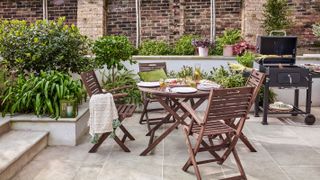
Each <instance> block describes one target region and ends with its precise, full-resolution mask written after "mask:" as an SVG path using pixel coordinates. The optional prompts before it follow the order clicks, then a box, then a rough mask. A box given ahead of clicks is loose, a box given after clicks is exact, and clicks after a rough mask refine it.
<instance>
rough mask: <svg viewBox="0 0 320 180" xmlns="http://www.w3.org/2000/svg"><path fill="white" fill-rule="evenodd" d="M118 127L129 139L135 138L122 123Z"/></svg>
mask: <svg viewBox="0 0 320 180" xmlns="http://www.w3.org/2000/svg"><path fill="white" fill-rule="evenodd" d="M120 129H121V130H122V132H123V133H124V135H125V136H127V137H128V138H129V139H130V140H131V141H134V140H135V139H134V137H133V136H132V135H131V134H130V133H129V131H128V130H127V129H126V128H125V127H124V126H123V125H120Z"/></svg>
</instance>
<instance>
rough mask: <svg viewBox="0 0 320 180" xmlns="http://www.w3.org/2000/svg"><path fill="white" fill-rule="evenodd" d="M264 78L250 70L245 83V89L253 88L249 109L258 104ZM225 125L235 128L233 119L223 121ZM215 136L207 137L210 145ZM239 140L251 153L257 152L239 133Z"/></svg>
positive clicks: (260, 73) (263, 75)
mask: <svg viewBox="0 0 320 180" xmlns="http://www.w3.org/2000/svg"><path fill="white" fill-rule="evenodd" d="M264 78H265V74H264V73H262V72H258V71H256V70H252V72H251V74H250V76H249V78H248V80H247V82H246V85H245V86H247V87H254V92H253V97H252V99H251V102H250V108H251V106H252V105H253V104H254V103H259V98H257V97H258V94H259V91H260V88H261V86H262V84H263V82H264ZM224 121H225V123H227V124H228V125H229V126H231V127H233V128H236V121H235V119H225V120H224ZM216 137H217V136H213V137H209V140H210V143H213V141H212V140H213V139H214V138H216ZM220 139H222V140H223V138H222V137H220ZM240 140H241V141H242V142H243V143H244V144H245V145H246V146H247V147H248V148H249V150H250V151H251V152H257V150H256V149H255V148H254V147H253V145H252V144H251V143H250V141H249V140H248V138H247V137H246V136H245V135H244V134H243V133H241V135H240Z"/></svg>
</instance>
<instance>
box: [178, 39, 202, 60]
mask: <svg viewBox="0 0 320 180" xmlns="http://www.w3.org/2000/svg"><path fill="white" fill-rule="evenodd" d="M199 38H200V37H199V36H197V35H184V36H181V37H180V39H178V41H177V42H176V44H175V46H174V54H175V55H194V54H195V47H194V46H193V45H192V44H191V43H192V40H194V39H199Z"/></svg>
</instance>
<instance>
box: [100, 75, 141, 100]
mask: <svg viewBox="0 0 320 180" xmlns="http://www.w3.org/2000/svg"><path fill="white" fill-rule="evenodd" d="M102 74H103V75H102V83H103V88H104V89H106V90H107V91H108V90H110V89H113V88H117V87H123V86H126V85H130V86H131V88H126V89H124V90H122V91H121V92H122V93H127V94H128V96H127V97H125V98H123V99H124V101H125V102H126V103H134V104H141V103H142V100H141V95H140V91H139V89H138V87H137V75H136V74H135V73H133V71H123V70H122V71H116V72H115V73H114V79H115V81H113V80H112V78H113V77H112V72H111V71H104V72H103V73H102Z"/></svg>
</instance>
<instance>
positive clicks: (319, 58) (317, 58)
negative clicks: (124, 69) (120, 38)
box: [132, 54, 320, 61]
mask: <svg viewBox="0 0 320 180" xmlns="http://www.w3.org/2000/svg"><path fill="white" fill-rule="evenodd" d="M132 59H133V60H136V61H138V60H139V61H143V60H225V61H234V60H236V57H235V56H232V57H227V56H207V57H200V56H132ZM297 60H298V61H304V60H305V61H320V55H319V54H308V55H304V56H297Z"/></svg>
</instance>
